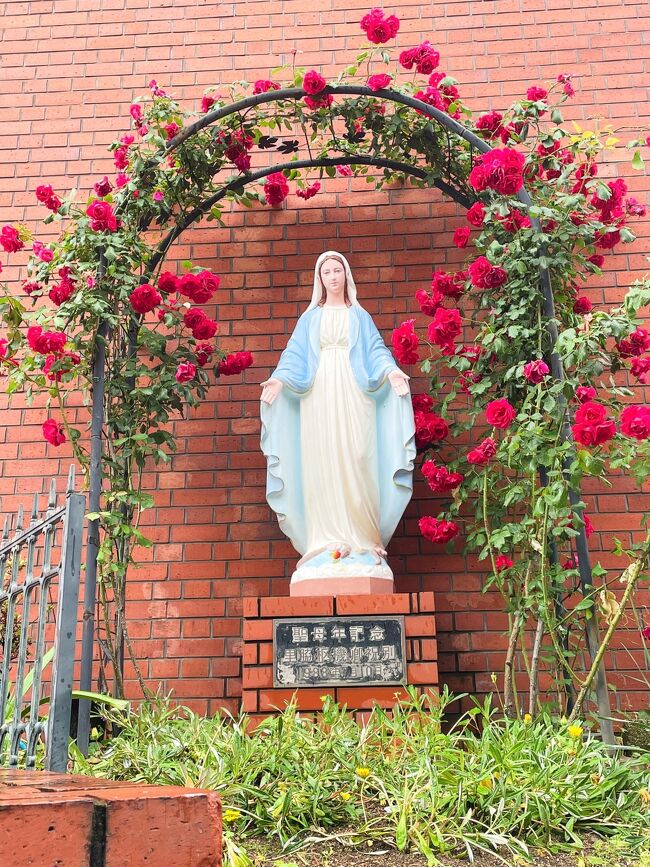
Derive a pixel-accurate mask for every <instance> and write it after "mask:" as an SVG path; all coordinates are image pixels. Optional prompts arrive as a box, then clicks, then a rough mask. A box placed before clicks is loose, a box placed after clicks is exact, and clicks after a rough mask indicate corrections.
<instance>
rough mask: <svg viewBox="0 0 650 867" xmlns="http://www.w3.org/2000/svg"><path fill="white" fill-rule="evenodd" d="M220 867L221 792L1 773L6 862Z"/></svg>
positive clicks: (1, 856) (0, 851) (0, 856)
mask: <svg viewBox="0 0 650 867" xmlns="http://www.w3.org/2000/svg"><path fill="white" fill-rule="evenodd" d="M100 864H101V865H102V867H153V865H160V867H163V865H164V867H172V865H173V867H221V805H220V801H219V796H218V795H217V794H216V792H207V791H202V790H201V789H183V788H180V787H177V786H148V785H136V784H133V783H123V782H115V781H113V780H101V779H96V778H94V777H82V776H73V775H68V774H48V773H46V772H40V771H14V770H0V865H2V867H5V865H7V867H8V865H11V867H28V865H32V867H35V865H43V867H45V865H61V867H89V865H90V867H94V865H100Z"/></svg>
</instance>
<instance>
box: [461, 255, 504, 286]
mask: <svg viewBox="0 0 650 867" xmlns="http://www.w3.org/2000/svg"><path fill="white" fill-rule="evenodd" d="M468 271H469V276H470V280H471V281H472V286H476V288H477V289H497V288H498V287H499V286H502V285H503V284H504V283H505V282H506V280H507V279H508V273H507V271H505V270H504V269H503V268H500V267H499V266H498V265H492V264H491V263H490V262H488V260H487V259H486V258H485V256H479V257H478V259H475V260H474V261H473V262H472V263H470V266H469V268H468Z"/></svg>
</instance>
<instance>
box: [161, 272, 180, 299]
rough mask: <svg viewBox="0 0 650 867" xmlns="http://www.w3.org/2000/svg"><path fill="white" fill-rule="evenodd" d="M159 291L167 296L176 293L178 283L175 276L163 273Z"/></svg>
mask: <svg viewBox="0 0 650 867" xmlns="http://www.w3.org/2000/svg"><path fill="white" fill-rule="evenodd" d="M158 289H159V290H160V292H164V293H165V294H166V293H168V292H176V291H177V290H178V281H177V278H176V275H175V274H172V273H171V271H163V272H162V274H161V275H160V277H159V278H158Z"/></svg>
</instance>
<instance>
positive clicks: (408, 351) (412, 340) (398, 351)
mask: <svg viewBox="0 0 650 867" xmlns="http://www.w3.org/2000/svg"><path fill="white" fill-rule="evenodd" d="M391 341H392V344H393V353H394V355H395V358H396V359H397V361H398V363H399V364H416V363H417V362H418V361H419V360H420V355H419V353H418V345H419V343H420V339H419V338H418V336H417V334H416V333H415V319H408V320H407V321H406V322H402V324H401V325H399V326H398V327H397V328H396V329H395V330H394V331H393V336H392V338H391Z"/></svg>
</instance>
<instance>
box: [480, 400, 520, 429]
mask: <svg viewBox="0 0 650 867" xmlns="http://www.w3.org/2000/svg"><path fill="white" fill-rule="evenodd" d="M516 415H517V411H516V410H515V408H514V407H513V406H512V405H511V404H510V403H508V401H507V400H505V398H501V399H500V400H492V401H490V403H488V405H487V406H486V408H485V417H486V419H487V422H488V424H491V425H492V427H498V428H501V429H502V430H505V429H506V428H508V427H510V425H511V424H512V422H513V421H514V418H515V416H516Z"/></svg>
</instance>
